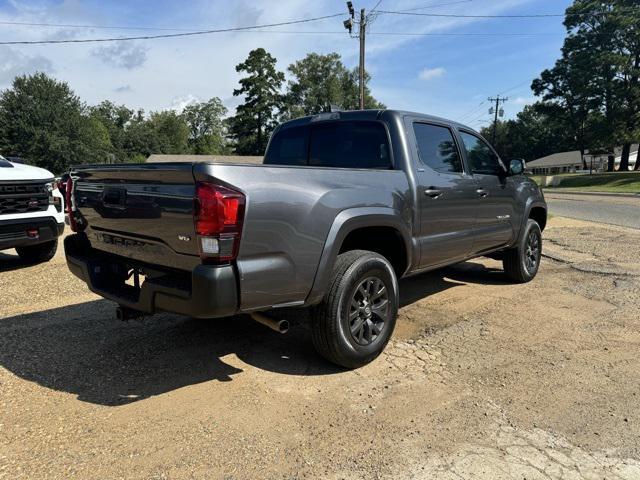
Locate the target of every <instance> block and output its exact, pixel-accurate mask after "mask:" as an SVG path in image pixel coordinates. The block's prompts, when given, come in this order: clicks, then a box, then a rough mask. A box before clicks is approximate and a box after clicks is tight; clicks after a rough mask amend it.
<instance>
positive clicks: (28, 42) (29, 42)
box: [0, 13, 343, 45]
mask: <svg viewBox="0 0 640 480" xmlns="http://www.w3.org/2000/svg"><path fill="white" fill-rule="evenodd" d="M342 16H343V14H342V13H335V14H333V15H323V16H321V17H313V18H304V19H301V20H290V21H288V22H279V23H268V24H263V25H253V26H247V27H231V28H219V29H212V30H200V31H195V32H183V33H168V34H162V35H141V36H132V37H113V38H76V39H65V40H16V41H5V42H0V45H43V44H62V43H97V42H120V41H129V40H155V39H158V38H177V37H190V36H195V35H208V34H212V33H228V32H241V31H248V30H255V29H258V28H268V27H280V26H284V25H296V24H301V23H309V22H317V21H319V20H326V19H328V18H335V17H342Z"/></svg>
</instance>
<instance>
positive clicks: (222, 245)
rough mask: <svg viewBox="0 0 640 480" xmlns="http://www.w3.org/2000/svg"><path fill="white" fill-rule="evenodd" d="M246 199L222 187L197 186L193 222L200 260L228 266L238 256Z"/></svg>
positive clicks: (211, 185)
mask: <svg viewBox="0 0 640 480" xmlns="http://www.w3.org/2000/svg"><path fill="white" fill-rule="evenodd" d="M244 208H245V196H244V194H243V193H241V192H238V191H236V190H232V189H230V188H227V187H223V186H221V185H214V184H211V183H206V182H197V183H196V198H195V211H194V223H195V231H196V234H197V236H198V248H199V251H200V257H201V258H202V259H203V260H206V261H207V262H210V263H228V262H231V261H233V260H235V259H236V257H237V256H238V248H239V246H240V235H241V233H242V221H243V219H244Z"/></svg>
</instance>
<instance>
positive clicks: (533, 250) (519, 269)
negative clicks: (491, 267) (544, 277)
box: [502, 219, 542, 283]
mask: <svg viewBox="0 0 640 480" xmlns="http://www.w3.org/2000/svg"><path fill="white" fill-rule="evenodd" d="M541 257H542V232H541V230H540V225H538V223H537V222H536V221H535V220H532V219H528V220H527V223H526V225H525V228H524V230H523V232H522V235H521V237H520V239H519V240H518V245H516V246H515V247H514V248H511V249H509V250H506V251H505V253H504V259H503V260H502V264H503V266H504V271H505V273H506V274H507V277H509V278H510V279H511V280H513V281H514V282H517V283H526V282H530V281H531V280H533V278H534V277H535V276H536V273H538V268H539V267H540V258H541Z"/></svg>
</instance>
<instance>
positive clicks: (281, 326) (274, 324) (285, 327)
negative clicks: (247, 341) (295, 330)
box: [251, 312, 289, 333]
mask: <svg viewBox="0 0 640 480" xmlns="http://www.w3.org/2000/svg"><path fill="white" fill-rule="evenodd" d="M251 318H253V319H254V320H255V321H256V322H258V323H261V324H262V325H264V326H266V327H269V328H270V329H271V330H274V331H276V332H278V333H287V332H288V331H289V321H288V320H277V319H275V318H271V317H269V316H267V315H265V314H264V313H260V312H253V313H252V314H251Z"/></svg>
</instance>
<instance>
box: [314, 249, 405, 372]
mask: <svg viewBox="0 0 640 480" xmlns="http://www.w3.org/2000/svg"><path fill="white" fill-rule="evenodd" d="M397 315H398V282H397V280H396V276H395V273H394V271H393V268H392V267H391V265H390V264H389V262H388V261H387V260H386V259H385V258H384V257H382V256H381V255H379V254H377V253H374V252H369V251H365V250H353V251H350V252H346V253H343V254H341V255H338V259H337V260H336V264H335V266H334V270H333V276H332V279H331V284H330V286H329V290H328V292H327V294H326V295H325V297H324V299H323V300H322V302H321V303H320V304H319V305H318V306H316V307H315V308H314V309H313V311H312V315H311V334H312V340H313V345H314V346H315V348H316V350H317V351H318V353H319V354H320V355H322V356H323V357H324V358H326V359H327V360H329V361H330V362H333V363H335V364H338V365H341V366H343V367H347V368H357V367H360V366H362V365H365V364H367V363H369V362H371V361H372V360H374V359H375V358H376V357H377V356H378V355H380V353H381V352H382V350H384V347H385V346H386V345H387V343H388V342H389V339H390V338H391V334H392V333H393V329H394V328H395V324H396V317H397Z"/></svg>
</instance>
